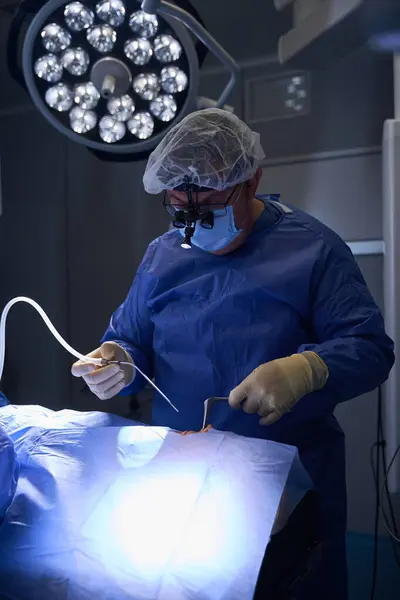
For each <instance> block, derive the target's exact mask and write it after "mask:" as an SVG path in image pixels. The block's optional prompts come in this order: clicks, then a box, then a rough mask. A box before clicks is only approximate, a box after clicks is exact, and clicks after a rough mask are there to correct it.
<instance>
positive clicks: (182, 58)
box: [8, 0, 239, 158]
mask: <svg viewBox="0 0 400 600" xmlns="http://www.w3.org/2000/svg"><path fill="white" fill-rule="evenodd" d="M39 2H40V0H30V1H29V8H30V12H31V13H32V12H35V13H36V14H35V16H34V17H33V18H32V21H31V23H30V25H29V28H28V30H27V32H26V35H25V39H24V42H23V49H22V69H23V79H24V84H25V85H26V87H27V89H28V92H29V94H30V95H31V98H32V100H33V102H34V103H35V105H36V107H37V108H38V109H39V110H40V112H41V113H42V114H43V116H44V117H45V118H46V119H47V120H48V121H49V122H50V123H51V124H52V125H53V126H54V127H55V128H56V129H58V130H59V131H60V132H61V133H62V134H64V135H66V136H67V137H69V138H70V139H71V140H73V141H75V142H78V143H80V144H83V145H84V146H87V147H88V148H89V149H91V150H92V151H95V152H97V153H101V154H103V155H104V153H107V155H108V157H110V158H111V156H110V155H115V157H121V156H122V155H125V156H127V157H132V155H135V156H134V157H136V156H138V155H140V157H141V158H142V157H143V156H144V155H148V154H149V153H150V152H151V151H152V150H153V148H154V147H155V146H156V145H157V144H158V142H159V141H160V140H161V138H162V137H164V136H165V134H166V132H167V131H168V130H169V129H170V128H171V127H172V126H173V125H174V124H175V123H177V122H178V121H179V120H180V119H182V118H183V117H184V116H185V115H186V114H187V113H188V112H191V111H192V110H195V109H196V108H199V107H202V105H201V103H199V99H198V84H199V67H200V66H201V63H202V61H203V59H204V57H205V52H206V50H205V47H207V48H208V49H209V50H210V51H211V52H213V53H214V54H215V55H216V56H217V57H218V58H219V59H220V60H221V61H222V62H223V63H224V64H225V66H226V67H227V68H228V70H229V71H230V73H231V77H230V80H229V83H228V85H227V86H226V87H225V89H224V90H223V92H222V94H221V96H220V98H219V99H218V100H217V101H216V102H214V104H215V105H216V106H224V104H225V101H226V99H227V98H228V96H229V94H230V92H231V91H232V89H233V87H234V85H235V83H236V81H237V77H238V74H239V68H238V66H237V65H236V63H235V62H234V61H233V59H232V58H231V57H230V56H229V55H228V54H227V53H226V52H225V51H224V50H223V49H222V48H221V47H220V46H219V45H218V44H217V42H216V41H215V40H214V39H213V38H212V37H211V36H210V34H209V33H208V32H207V31H206V29H205V28H204V27H203V26H202V25H201V24H200V22H199V20H198V15H197V13H196V12H195V11H194V9H192V7H191V6H190V5H189V4H188V1H187V0H180V1H178V3H177V4H181V5H183V6H184V7H185V8H187V10H184V9H183V8H181V7H180V6H178V5H177V4H170V3H168V2H164V1H163V0H144V2H142V4H141V5H140V4H139V3H138V2H137V1H136V0H100V1H97V2H96V1H95V0H85V1H84V2H83V1H82V2H76V1H73V2H71V1H70V2H68V1H66V0H49V1H48V2H47V3H46V4H44V6H42V7H41V8H40V9H39V7H38V6H37V5H38V3H39ZM34 4H36V10H35V11H34V10H33V9H34V6H33V5H34ZM22 7H23V8H25V9H26V8H27V2H25V3H23V4H22ZM189 9H190V12H189ZM191 13H192V14H191ZM193 13H194V14H193ZM194 15H195V16H194ZM189 31H190V32H191V33H192V34H194V35H195V36H196V37H197V38H198V40H200V43H201V44H200V45H199V43H198V42H197V43H196V42H195V41H194V40H193V36H192V35H190V33H189ZM11 35H12V32H10V36H11ZM200 46H201V47H200ZM8 54H9V59H10V52H8ZM14 71H15V69H14Z"/></svg>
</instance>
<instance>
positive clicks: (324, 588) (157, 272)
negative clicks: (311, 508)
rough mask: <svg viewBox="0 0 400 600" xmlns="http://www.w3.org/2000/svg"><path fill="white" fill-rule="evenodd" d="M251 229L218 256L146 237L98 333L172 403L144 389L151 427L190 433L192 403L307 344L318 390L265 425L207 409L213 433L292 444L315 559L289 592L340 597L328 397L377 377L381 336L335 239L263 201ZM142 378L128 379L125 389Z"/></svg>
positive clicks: (335, 399) (337, 467) (337, 434)
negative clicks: (308, 503) (301, 583)
mask: <svg viewBox="0 0 400 600" xmlns="http://www.w3.org/2000/svg"><path fill="white" fill-rule="evenodd" d="M264 202H265V210H264V212H263V213H262V215H261V217H260V218H259V219H258V221H257V222H256V224H255V227H254V229H253V232H252V234H251V236H250V237H249V238H248V240H247V241H246V243H245V244H244V245H243V246H242V247H241V248H240V249H238V250H237V251H235V252H234V253H232V254H228V255H226V256H215V255H212V254H208V253H206V252H204V251H202V250H200V249H199V248H196V247H193V248H192V249H191V250H189V251H188V250H183V249H182V248H181V246H180V243H181V241H182V238H181V235H180V233H179V232H178V231H176V230H175V231H169V232H168V233H166V234H165V235H163V236H161V237H160V238H158V239H156V240H155V241H154V242H152V243H151V244H150V246H149V247H148V249H147V252H146V254H145V257H144V259H143V262H142V264H141V266H140V267H139V269H138V272H137V274H136V277H135V280H134V282H133V285H132V287H131V289H130V291H129V294H128V297H127V298H126V300H125V302H124V303H123V304H122V305H121V306H120V307H119V308H118V309H117V311H116V312H115V313H114V315H113V316H112V318H111V322H110V325H109V327H108V330H107V332H106V334H105V336H104V338H103V341H105V340H112V341H115V342H117V343H118V344H120V345H121V346H123V347H124V348H125V350H127V352H128V353H129V354H130V355H131V356H132V359H133V360H134V361H135V363H136V364H137V365H138V367H140V369H142V370H143V371H144V372H146V374H147V375H148V376H150V377H154V378H155V381H156V383H157V385H158V386H159V387H160V388H161V390H162V391H163V392H164V393H165V394H166V395H167V396H168V397H169V398H170V399H171V400H172V401H173V402H174V404H175V405H176V406H177V407H178V409H179V413H176V412H175V411H174V410H173V409H171V407H170V406H169V405H168V404H167V403H166V401H165V400H164V399H163V398H162V397H161V396H159V395H157V394H156V396H155V398H154V402H153V424H154V425H166V426H169V427H171V428H174V429H177V430H187V429H193V430H195V429H199V428H200V427H201V424H202V417H203V403H204V400H205V399H206V398H208V397H210V396H228V395H229V392H230V391H231V390H232V389H233V388H234V387H235V386H236V385H238V384H239V383H240V382H241V381H242V380H243V379H244V378H245V377H247V376H248V375H249V374H250V373H251V372H252V371H253V370H254V369H255V368H256V367H258V366H259V365H261V364H263V363H266V362H268V361H270V360H274V359H276V358H280V357H284V356H288V355H291V354H293V353H296V352H303V351H305V350H312V351H314V352H316V353H318V354H319V356H320V357H321V358H322V359H323V360H324V362H325V363H326V364H327V366H328V368H329V379H328V382H327V385H326V387H325V388H324V389H323V390H322V391H320V392H316V393H313V394H310V395H308V396H306V397H305V398H303V399H302V400H301V401H300V402H298V404H297V405H296V406H295V407H294V409H293V410H292V412H291V413H289V414H287V415H285V416H283V417H282V418H281V419H280V420H279V421H278V422H277V423H275V424H274V425H271V426H268V427H261V426H260V425H259V417H258V416H257V415H247V414H245V413H244V412H243V411H233V410H231V409H230V408H229V406H228V405H218V414H217V415H216V416H214V420H211V424H213V425H214V426H216V427H218V428H219V429H222V430H230V431H234V432H235V433H238V434H241V435H245V436H250V437H258V438H267V439H271V440H275V441H278V442H282V443H286V444H291V445H294V446H297V447H298V449H299V453H300V456H301V458H302V461H303V464H304V466H305V467H306V469H307V470H308V472H309V474H310V475H311V478H312V479H313V482H314V485H315V487H316V489H317V491H318V492H319V493H320V496H321V503H320V506H321V507H320V515H319V516H320V519H319V522H320V533H321V536H322V538H323V540H324V541H325V545H324V550H323V558H322V560H321V562H320V565H319V568H318V569H317V571H316V573H315V576H314V577H313V578H310V582H309V584H308V585H307V589H305V590H304V592H303V594H302V595H301V598H303V597H304V598H307V599H308V600H314V599H315V600H316V599H318V600H320V599H321V598H324V600H345V599H346V595H347V592H346V587H347V586H346V560H345V530H346V489H345V451H344V437H343V433H342V431H341V429H340V427H339V425H338V423H337V421H336V420H335V418H334V416H333V411H334V409H335V406H336V405H337V404H338V403H339V402H343V401H345V400H349V399H351V398H354V397H356V396H359V395H361V394H364V393H365V392H368V391H370V390H372V389H373V388H376V387H377V386H379V385H380V384H381V383H382V382H384V381H385V380H386V378H387V376H388V374H389V371H390V369H391V367H392V365H393V362H394V354H393V343H392V341H391V340H390V339H389V338H388V337H387V336H386V334H385V329H384V323H383V319H382V315H381V313H380V311H379V309H378V307H377V306H376V304H375V302H374V301H373V299H372V297H371V295H370V293H369V291H368V289H367V287H366V284H365V281H364V279H363V277H362V275H361V273H360V270H359V268H358V266H357V264H356V262H355V260H354V258H353V256H352V254H351V252H350V250H349V249H348V247H347V246H346V244H345V243H344V242H343V241H342V240H341V239H340V238H339V237H338V236H337V235H336V234H335V233H333V232H332V231H331V230H330V229H328V228H327V227H325V226H324V225H323V224H321V223H320V222H319V221H317V220H316V219H314V218H312V217H311V216H309V215H308V214H306V213H304V212H301V211H299V210H297V209H295V208H292V209H291V211H292V212H290V213H288V212H285V211H284V210H283V209H282V208H278V207H277V205H274V204H272V203H270V202H268V200H264ZM143 385H144V381H143V379H142V378H141V377H139V376H136V378H135V380H134V381H133V384H132V385H131V386H129V387H128V388H126V389H125V393H127V394H133V393H136V392H138V391H139V390H140V388H141V387H142V386H143Z"/></svg>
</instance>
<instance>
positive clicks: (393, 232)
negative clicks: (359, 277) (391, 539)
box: [382, 54, 400, 493]
mask: <svg viewBox="0 0 400 600" xmlns="http://www.w3.org/2000/svg"><path fill="white" fill-rule="evenodd" d="M393 66H394V72H393V81H394V119H388V120H387V121H385V124H384V128H383V143H382V159H383V162H382V175H383V241H384V261H383V284H384V303H385V323H386V330H387V333H388V335H389V336H390V337H391V338H392V339H393V341H394V343H395V348H396V349H398V348H400V54H395V55H394V57H393ZM399 386H400V361H399V360H397V362H396V363H395V365H394V367H393V369H392V372H391V374H390V377H389V380H388V382H387V384H386V388H385V413H386V428H385V429H386V442H387V456H388V457H389V459H390V458H391V457H392V456H393V455H394V453H395V451H396V448H397V447H398V445H399V444H400V387H399ZM388 481H389V489H390V491H391V492H392V493H399V492H400V460H399V459H398V460H396V461H395V463H394V465H393V469H392V472H391V473H390V474H389V478H388Z"/></svg>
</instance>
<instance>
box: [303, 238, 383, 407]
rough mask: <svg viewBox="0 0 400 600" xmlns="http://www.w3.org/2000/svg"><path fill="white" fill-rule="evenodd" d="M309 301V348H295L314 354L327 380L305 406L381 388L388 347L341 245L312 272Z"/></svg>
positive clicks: (363, 286)
mask: <svg viewBox="0 0 400 600" xmlns="http://www.w3.org/2000/svg"><path fill="white" fill-rule="evenodd" d="M318 270H319V272H318ZM313 296H314V298H313V302H312V313H311V315H310V321H311V328H312V331H313V337H314V338H315V343H313V344H305V345H303V346H301V347H300V348H299V352H304V351H305V350H311V351H314V352H316V353H317V354H318V355H319V356H320V357H321V358H322V360H323V361H324V362H325V363H326V365H327V366H328V369H329V378H328V382H327V384H326V386H325V388H324V389H323V390H322V391H320V392H316V393H314V394H311V395H310V396H308V397H307V398H306V399H305V400H307V401H306V404H309V403H310V402H311V403H312V404H314V405H315V403H318V404H321V403H322V405H323V404H324V403H325V407H326V404H328V405H329V404H331V405H332V404H337V403H338V402H344V401H346V400H350V399H351V398H355V397H357V396H360V395H362V394H364V393H366V392H369V391H371V390H373V389H375V388H376V387H378V386H379V385H381V384H382V383H383V382H384V381H385V380H386V379H387V377H388V375H389V372H390V369H391V368H392V366H393V363H394V352H393V342H392V341H391V339H390V338H389V337H388V336H387V335H386V333H385V327H384V322H383V317H382V314H381V312H380V310H379V308H378V307H377V305H376V304H375V302H374V300H373V299H372V296H371V294H370V293H369V291H368V288H367V285H366V283H365V281H364V278H363V276H362V274H361V271H360V269H359V267H358V265H357V263H356V261H355V259H354V257H353V255H352V254H351V252H350V250H349V249H348V247H347V246H346V244H345V243H344V242H340V243H338V244H337V245H335V247H334V248H331V249H330V250H329V251H328V252H327V255H326V257H325V259H324V260H323V261H321V263H320V268H319V269H316V273H315V277H314V284H313ZM300 405H301V402H300V403H299V408H300ZM317 412H318V411H317Z"/></svg>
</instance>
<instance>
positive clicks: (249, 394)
mask: <svg viewBox="0 0 400 600" xmlns="http://www.w3.org/2000/svg"><path fill="white" fill-rule="evenodd" d="M328 376H329V371H328V367H327V366H326V364H325V363H324V361H323V360H322V359H321V358H320V357H319V356H318V355H317V354H315V352H303V353H302V354H293V355H292V356H288V357H287V358H279V359H277V360H273V361H271V362H268V363H265V364H264V365H261V366H260V367H258V368H257V369H255V371H253V372H252V373H251V374H250V375H249V376H248V377H246V379H245V380H244V381H242V383H241V384H240V385H238V386H237V387H236V388H235V389H234V390H232V391H231V393H230V395H229V404H230V405H231V407H232V408H235V409H237V408H243V410H244V411H245V412H246V413H249V414H254V413H257V414H258V415H260V417H261V419H260V425H271V423H275V421H278V419H280V418H281V417H282V415H284V414H285V413H287V412H289V411H291V410H292V408H293V406H294V405H295V404H296V403H297V402H298V401H299V400H301V398H303V397H304V396H306V395H307V394H309V393H311V392H315V391H317V390H320V389H322V388H323V387H324V386H325V384H326V382H327V379H328Z"/></svg>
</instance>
